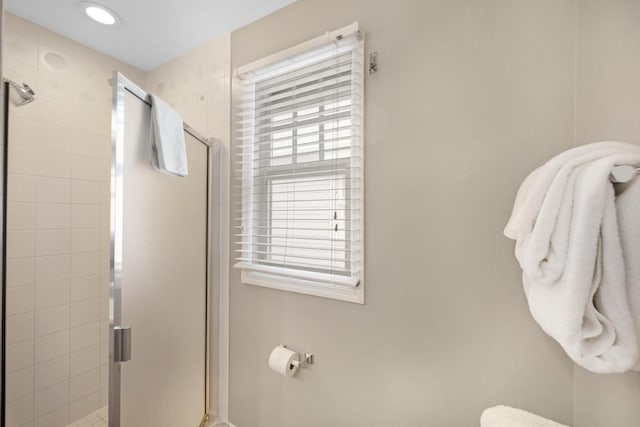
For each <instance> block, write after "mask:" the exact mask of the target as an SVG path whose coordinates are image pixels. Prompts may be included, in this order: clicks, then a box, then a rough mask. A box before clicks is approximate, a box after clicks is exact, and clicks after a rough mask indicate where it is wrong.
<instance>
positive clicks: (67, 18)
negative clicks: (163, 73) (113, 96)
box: [4, 0, 295, 71]
mask: <svg viewBox="0 0 640 427" xmlns="http://www.w3.org/2000/svg"><path fill="white" fill-rule="evenodd" d="M293 1H295V0H96V2H97V3H100V4H102V5H104V6H106V7H107V8H109V9H111V10H112V11H114V12H116V13H117V14H118V15H119V16H120V18H121V19H122V22H121V24H120V25H119V26H113V27H109V26H106V25H101V24H98V23H96V22H94V21H91V20H90V19H89V18H87V17H86V16H85V15H84V13H83V12H82V11H81V10H80V9H79V8H78V6H77V4H78V3H79V0H55V1H54V0H5V1H4V3H5V9H6V10H7V11H9V12H11V13H13V14H15V15H18V16H21V17H23V18H25V19H27V20H29V21H31V22H34V23H36V24H38V25H41V26H43V27H45V28H47V29H49V30H51V31H54V32H56V33H59V34H62V35H64V36H66V37H68V38H70V39H73V40H76V41H78V42H80V43H82V44H84V45H87V46H90V47H92V48H94V49H96V50H99V51H100V52H103V53H105V54H107V55H109V56H112V57H114V58H117V59H120V60H121V61H124V62H126V63H128V64H131V65H133V66H135V67H138V68H140V69H142V70H145V71H149V70H152V69H154V68H156V67H158V66H159V65H162V64H164V63H166V62H168V61H171V60H172V59H175V58H177V57H179V56H181V55H183V54H184V53H186V52H188V51H190V50H192V49H194V48H196V47H199V46H201V45H203V44H205V43H206V42H207V41H209V40H212V39H214V38H216V37H219V36H222V35H223V34H225V33H228V32H231V31H234V30H236V29H238V28H240V27H242V26H244V25H247V24H248V23H250V22H252V21H255V20H257V19H259V18H261V17H263V16H265V15H268V14H269V13H271V12H273V11H275V10H277V9H279V8H281V7H283V6H285V5H287V4H289V3H293Z"/></svg>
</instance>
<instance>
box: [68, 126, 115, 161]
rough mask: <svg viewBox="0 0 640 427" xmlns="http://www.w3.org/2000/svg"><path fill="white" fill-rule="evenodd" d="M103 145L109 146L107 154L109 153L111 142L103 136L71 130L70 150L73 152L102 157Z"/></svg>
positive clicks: (103, 152)
mask: <svg viewBox="0 0 640 427" xmlns="http://www.w3.org/2000/svg"><path fill="white" fill-rule="evenodd" d="M105 145H106V146H107V147H108V148H109V151H108V153H107V154H108V155H110V154H111V143H110V142H109V141H108V139H107V138H106V137H105V136H99V135H97V134H95V133H89V132H81V131H73V132H71V152H72V153H73V154H78V155H82V156H91V157H104V154H105V147H104V146H105Z"/></svg>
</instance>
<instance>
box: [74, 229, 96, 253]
mask: <svg viewBox="0 0 640 427" xmlns="http://www.w3.org/2000/svg"><path fill="white" fill-rule="evenodd" d="M99 249H100V229H99V228H76V229H73V230H71V252H72V253H78V252H93V251H97V250H99Z"/></svg>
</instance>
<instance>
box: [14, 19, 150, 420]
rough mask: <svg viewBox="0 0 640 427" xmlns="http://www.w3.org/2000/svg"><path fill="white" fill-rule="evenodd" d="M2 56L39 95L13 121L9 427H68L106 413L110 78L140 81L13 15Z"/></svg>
mask: <svg viewBox="0 0 640 427" xmlns="http://www.w3.org/2000/svg"><path fill="white" fill-rule="evenodd" d="M47 55H48V56H47ZM3 56H4V61H3V66H4V68H3V72H4V75H5V76H6V77H9V78H11V79H14V80H16V81H17V82H19V83H22V82H26V83H28V84H29V85H30V86H31V87H32V88H33V89H34V91H35V92H36V97H37V98H36V101H35V102H33V103H31V104H28V105H26V106H23V107H19V108H12V109H11V117H10V121H9V127H10V129H9V130H10V136H9V177H8V184H9V189H8V200H9V202H8V215H7V220H8V232H7V244H8V248H7V285H8V290H7V305H8V310H7V315H8V319H7V330H8V338H7V389H8V393H7V402H8V403H7V427H12V426H43V427H45V426H46V427H53V426H64V425H67V423H68V422H70V421H74V420H77V419H79V418H81V417H83V416H85V415H87V414H89V413H92V412H93V411H95V410H97V409H98V408H100V407H102V406H104V405H106V403H107V396H108V393H107V390H108V384H107V371H108V350H109V346H108V295H109V287H108V285H109V198H110V188H109V185H110V184H109V181H110V167H111V160H110V158H111V138H110V136H111V87H110V86H109V84H108V82H107V80H108V79H110V78H111V73H112V70H113V69H116V68H117V69H120V70H121V71H123V72H124V73H125V74H126V75H128V76H129V77H130V78H132V79H134V80H135V81H137V82H139V83H141V84H144V83H145V73H144V72H142V71H139V70H136V69H135V68H133V67H130V66H128V65H126V64H123V63H121V62H118V61H116V60H114V59H112V58H109V57H107V56H105V55H102V54H100V53H98V52H96V51H93V50H91V49H89V48H87V47H85V46H82V45H80V44H78V43H76V42H73V41H71V40H69V39H65V38H63V37H61V36H59V35H57V34H55V33H52V32H50V31H47V30H45V29H43V28H42V27H39V26H36V25H34V24H32V23H30V22H28V21H25V20H23V19H21V18H18V17H16V16H13V15H11V14H6V15H5V28H4V44H3ZM52 56H53V60H51V59H50V60H49V61H47V59H48V58H51V57H52Z"/></svg>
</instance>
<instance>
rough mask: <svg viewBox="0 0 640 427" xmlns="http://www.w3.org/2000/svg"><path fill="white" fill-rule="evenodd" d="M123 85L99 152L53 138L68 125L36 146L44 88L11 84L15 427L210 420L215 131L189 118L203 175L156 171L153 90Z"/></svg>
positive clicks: (10, 407)
mask: <svg viewBox="0 0 640 427" xmlns="http://www.w3.org/2000/svg"><path fill="white" fill-rule="evenodd" d="M104 84H105V85H106V81H105V83H104ZM111 86H112V88H111V91H112V108H111V143H112V144H111V146H112V148H111V153H105V154H104V155H103V156H102V158H99V157H91V156H82V155H80V154H78V155H76V154H74V153H75V151H74V150H75V148H73V147H74V146H72V147H71V148H68V147H67V146H65V145H64V143H65V141H64V140H63V139H62V138H58V139H57V138H52V134H51V133H49V132H53V131H55V130H61V129H62V130H64V128H63V127H62V126H57V125H56V126H55V127H46V126H40V127H41V128H42V129H40V128H39V130H38V131H39V132H41V134H42V135H46V138H38V139H37V140H36V139H33V141H31V140H30V139H29V135H30V132H31V131H32V129H30V127H29V126H30V125H34V124H38V125H39V122H37V121H36V120H31V119H30V118H29V114H37V113H34V112H33V111H36V110H31V112H30V111H29V108H32V109H33V108H36V109H38V108H43V107H42V106H38V103H39V102H40V101H39V98H38V92H39V89H38V88H37V87H36V88H35V90H34V89H31V87H30V86H29V85H28V84H18V83H16V82H14V81H11V80H4V85H3V89H4V93H5V96H4V98H3V99H4V101H3V103H4V107H5V110H4V118H5V120H4V126H5V131H4V137H5V138H4V144H3V162H2V164H3V169H2V176H3V189H4V191H3V193H2V196H3V215H2V223H3V239H2V255H3V257H2V260H3V263H2V405H1V406H2V415H1V418H2V420H1V425H2V426H6V427H10V426H11V427H13V426H15V427H22V426H27V425H28V426H34V425H38V426H47V427H57V426H62V427H66V426H79V425H94V426H109V427H120V426H122V427H144V426H154V427H162V426H166V427H172V426H185V427H188V426H192V427H198V426H203V425H205V423H206V421H207V419H208V414H209V389H210V387H209V378H210V351H209V348H210V342H209V341H210V340H209V337H210V330H209V325H210V324H211V322H210V307H209V301H210V296H211V286H210V283H211V267H210V257H211V200H210V197H211V196H210V194H211V191H210V190H211V176H212V162H211V159H212V140H210V139H207V138H204V137H202V136H201V135H200V134H199V133H198V132H197V131H195V130H194V129H193V128H191V127H190V126H189V125H187V124H186V123H185V142H186V149H187V157H188V161H189V175H188V176H187V177H184V178H179V177H175V176H171V175H166V174H163V173H160V172H158V171H156V170H154V169H153V168H152V166H151V161H150V153H151V150H150V148H149V131H150V111H151V107H150V97H149V95H148V94H147V93H146V92H145V91H144V90H143V89H142V88H140V87H139V86H138V85H136V84H135V83H134V82H133V81H132V80H130V79H128V78H127V77H125V76H124V75H123V74H121V73H119V72H114V74H113V78H112V80H111ZM34 92H35V93H34ZM34 101H35V102H34ZM42 102H50V101H47V100H46V99H43V101H42ZM29 103H31V104H29ZM27 104H29V105H27ZM34 105H35V107H33V106H34ZM104 113H105V114H108V113H107V112H106V111H104ZM45 119H46V117H45ZM90 131H91V129H87V132H85V131H82V132H85V133H79V135H81V136H86V137H87V138H89V137H90V136H91V132H90ZM38 136H40V134H38ZM45 140H46V141H51V143H52V144H54V145H55V146H56V148H55V149H54V150H53V151H48V147H44V148H42V147H41V146H40V145H38V144H42V143H43V141H45ZM30 141H31V142H33V144H32V143H31V142H30ZM84 142H85V141H82V140H80V141H79V146H80V143H84ZM56 144H57V145H56ZM72 144H73V142H72ZM60 147H62V148H60ZM65 147H67V148H65ZM82 147H85V145H82ZM65 149H67V151H70V152H71V153H68V152H67V153H66V154H65V152H64V150H65ZM82 149H83V150H84V149H86V147H85V148H82ZM60 158H62V159H68V161H67V163H64V162H65V160H61V161H60V162H61V163H62V164H68V165H69V166H70V168H69V169H70V172H69V173H68V174H66V175H65V174H62V173H58V171H57V170H56V167H55V165H54V164H55V163H56V162H57V161H58V160H59V159H60ZM32 160H33V162H32ZM83 161H85V162H84V163H83ZM92 166H95V168H93V167H92ZM82 423H91V424H82Z"/></svg>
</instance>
